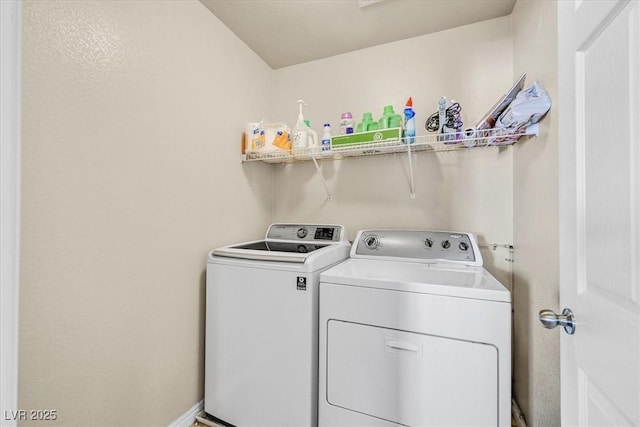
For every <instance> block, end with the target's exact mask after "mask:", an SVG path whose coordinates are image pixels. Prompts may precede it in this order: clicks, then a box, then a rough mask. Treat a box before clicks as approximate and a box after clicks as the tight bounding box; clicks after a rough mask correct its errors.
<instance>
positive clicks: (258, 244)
mask: <svg viewBox="0 0 640 427" xmlns="http://www.w3.org/2000/svg"><path fill="white" fill-rule="evenodd" d="M348 245H349V241H348V240H347V236H346V233H345V231H344V227H342V226H340V225H326V224H271V226H269V228H268V230H267V234H266V236H265V239H263V240H254V241H250V242H244V243H238V244H233V245H228V246H223V247H221V248H217V249H214V250H213V251H211V252H210V254H209V258H210V260H211V259H212V257H228V258H239V259H243V260H253V261H272V262H288V263H298V264H304V263H305V262H308V260H310V259H318V258H321V259H326V261H324V262H321V263H325V264H327V265H331V264H333V263H335V261H334V260H333V258H335V257H336V255H335V254H331V253H332V252H336V251H338V252H339V253H340V254H342V253H343V252H344V247H345V246H347V247H348ZM338 247H339V248H338ZM347 252H348V249H347ZM312 255H313V256H312ZM340 257H341V258H346V256H342V255H340Z"/></svg>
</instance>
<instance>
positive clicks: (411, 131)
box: [404, 97, 416, 144]
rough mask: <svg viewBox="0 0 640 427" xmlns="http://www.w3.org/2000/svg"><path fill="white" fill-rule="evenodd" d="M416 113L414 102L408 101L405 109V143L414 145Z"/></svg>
mask: <svg viewBox="0 0 640 427" xmlns="http://www.w3.org/2000/svg"><path fill="white" fill-rule="evenodd" d="M415 116H416V112H415V111H413V100H412V99H411V97H409V99H408V100H407V105H406V106H405V108H404V143H405V144H413V143H414V142H415V141H416V119H415Z"/></svg>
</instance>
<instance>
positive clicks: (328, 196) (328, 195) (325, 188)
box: [311, 156, 333, 202]
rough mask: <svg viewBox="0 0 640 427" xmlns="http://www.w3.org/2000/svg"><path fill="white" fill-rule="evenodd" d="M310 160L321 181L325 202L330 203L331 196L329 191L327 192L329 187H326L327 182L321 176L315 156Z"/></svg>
mask: <svg viewBox="0 0 640 427" xmlns="http://www.w3.org/2000/svg"><path fill="white" fill-rule="evenodd" d="M311 160H313V164H314V165H315V166H316V171H317V172H318V176H319V177H320V180H321V181H322V185H323V187H324V191H325V192H326V193H327V200H328V201H329V202H330V201H332V200H333V196H332V195H331V191H329V186H328V185H327V180H326V179H324V175H322V171H321V170H320V165H319V164H318V161H317V160H316V156H311Z"/></svg>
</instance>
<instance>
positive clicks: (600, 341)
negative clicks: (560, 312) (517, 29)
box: [558, 0, 640, 426]
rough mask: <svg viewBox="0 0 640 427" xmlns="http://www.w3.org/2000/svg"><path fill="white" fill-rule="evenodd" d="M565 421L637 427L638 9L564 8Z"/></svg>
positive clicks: (578, 4)
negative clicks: (570, 322)
mask: <svg viewBox="0 0 640 427" xmlns="http://www.w3.org/2000/svg"><path fill="white" fill-rule="evenodd" d="M558 39H559V44H558V46H559V62H558V64H559V82H558V88H559V91H560V99H559V103H558V105H559V106H560V117H559V126H560V140H559V145H560V304H561V307H562V308H564V307H568V308H570V309H571V310H572V311H573V314H574V316H575V320H576V330H575V334H574V335H569V334H565V333H562V338H561V372H562V382H561V385H562V424H563V425H564V426H577V425H579V426H604V425H617V426H623V425H635V426H638V425H640V351H639V341H640V329H639V325H640V320H639V319H640V300H639V298H640V66H639V64H640V3H639V2H638V1H612V0H609V1H593V0H591V1H590V0H575V1H569V0H560V1H559V2H558Z"/></svg>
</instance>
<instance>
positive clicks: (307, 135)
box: [291, 99, 318, 153]
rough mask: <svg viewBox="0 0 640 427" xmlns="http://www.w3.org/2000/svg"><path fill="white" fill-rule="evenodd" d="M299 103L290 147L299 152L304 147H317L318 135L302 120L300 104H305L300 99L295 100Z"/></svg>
mask: <svg viewBox="0 0 640 427" xmlns="http://www.w3.org/2000/svg"><path fill="white" fill-rule="evenodd" d="M296 102H297V103H298V105H299V108H300V110H299V112H298V120H297V121H296V125H295V127H294V128H293V132H292V141H291V148H293V150H294V151H295V152H298V153H300V152H301V151H303V150H305V149H310V148H318V135H317V134H316V132H315V131H314V130H313V129H311V128H310V127H308V126H307V125H306V124H305V122H304V117H303V115H302V106H303V105H307V104H306V103H305V102H304V101H303V100H302V99H299V100H298V101H296Z"/></svg>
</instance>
